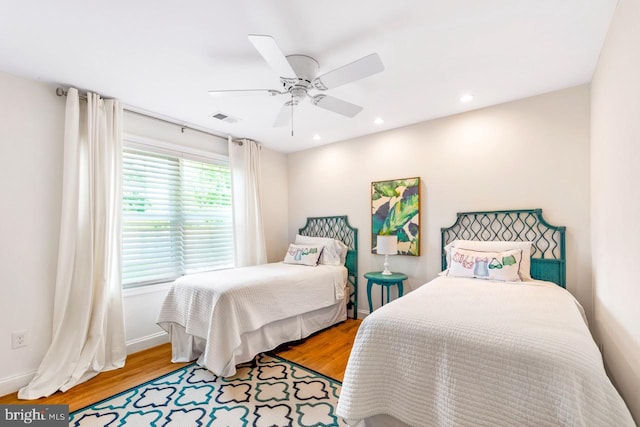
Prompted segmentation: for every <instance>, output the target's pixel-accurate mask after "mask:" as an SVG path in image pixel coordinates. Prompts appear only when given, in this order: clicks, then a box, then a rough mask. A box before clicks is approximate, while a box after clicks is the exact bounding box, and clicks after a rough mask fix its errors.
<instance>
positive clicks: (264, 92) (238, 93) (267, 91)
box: [209, 89, 282, 96]
mask: <svg viewBox="0 0 640 427" xmlns="http://www.w3.org/2000/svg"><path fill="white" fill-rule="evenodd" d="M209 95H211V96H223V95H230V96H256V95H268V96H276V95H282V92H278V91H277V90H273V89H235V90H210V91H209Z"/></svg>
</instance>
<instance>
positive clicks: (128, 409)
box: [69, 355, 346, 427]
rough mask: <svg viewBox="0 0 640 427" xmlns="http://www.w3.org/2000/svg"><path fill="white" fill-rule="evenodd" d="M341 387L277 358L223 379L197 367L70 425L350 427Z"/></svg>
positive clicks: (76, 415)
mask: <svg viewBox="0 0 640 427" xmlns="http://www.w3.org/2000/svg"><path fill="white" fill-rule="evenodd" d="M340 387H341V384H340V383H339V382H338V381H335V380H333V379H330V378H328V377H325V376H324V375H321V374H318V373H317V372H314V371H312V370H309V369H307V368H304V367H302V366H299V365H297V364H295V363H292V362H289V361H287V360H284V359H282V358H279V357H277V356H268V355H260V356H259V357H258V360H257V364H256V366H253V367H252V366H249V365H248V364H244V365H240V366H239V367H238V371H237V374H236V375H235V376H234V377H230V378H220V377H217V376H215V375H214V374H212V373H211V372H209V371H208V370H206V369H204V368H202V367H200V366H198V365H196V364H192V365H189V366H185V367H184V368H182V369H179V370H177V371H174V372H172V373H169V374H167V375H164V376H162V377H160V378H157V379H155V380H152V381H149V382H147V383H145V384H143V385H140V386H138V387H136V388H133V389H130V390H127V391H125V392H123V393H120V394H117V395H115V396H113V397H110V398H109V399H106V400H103V401H102V402H99V403H96V404H94V405H91V406H89V407H87V408H84V409H80V410H78V411H75V412H73V413H72V414H71V416H70V419H69V425H70V426H83V427H84V426H91V427H94V426H95V427H97V426H109V427H119V426H125V425H126V426H141V427H142V426H144V427H148V426H158V427H159V426H167V427H169V426H172V427H178V426H179V427H191V426H194V427H195V426H207V427H209V426H211V427H218V426H220V427H236V426H237V427H244V426H261V427H262V426H263V427H272V426H278V427H280V426H313V427H323V426H345V425H346V424H345V423H344V421H342V419H340V418H339V417H337V416H336V415H335V409H336V406H337V404H338V395H339V394H340Z"/></svg>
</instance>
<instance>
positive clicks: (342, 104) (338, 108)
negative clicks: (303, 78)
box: [312, 95, 362, 117]
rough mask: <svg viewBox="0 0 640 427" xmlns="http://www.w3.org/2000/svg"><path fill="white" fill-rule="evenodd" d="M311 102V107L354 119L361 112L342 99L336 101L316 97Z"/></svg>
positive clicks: (359, 108) (360, 109) (360, 108)
mask: <svg viewBox="0 0 640 427" xmlns="http://www.w3.org/2000/svg"><path fill="white" fill-rule="evenodd" d="M312 100H313V105H316V106H318V107H320V108H324V109H325V110H329V111H333V112H334V113H338V114H342V115H343V116H347V117H355V116H356V115H357V114H358V113H359V112H360V111H362V107H361V106H359V105H356V104H352V103H350V102H347V101H343V100H342V99H338V98H335V97H333V96H328V95H316V96H314V97H312Z"/></svg>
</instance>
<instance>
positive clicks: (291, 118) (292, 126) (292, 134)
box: [291, 94, 293, 136]
mask: <svg viewBox="0 0 640 427" xmlns="http://www.w3.org/2000/svg"><path fill="white" fill-rule="evenodd" d="M291 136H293V94H291Z"/></svg>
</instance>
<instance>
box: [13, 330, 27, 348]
mask: <svg viewBox="0 0 640 427" xmlns="http://www.w3.org/2000/svg"><path fill="white" fill-rule="evenodd" d="M28 345H29V331H17V332H12V333H11V348H20V347H26V346H28Z"/></svg>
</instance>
